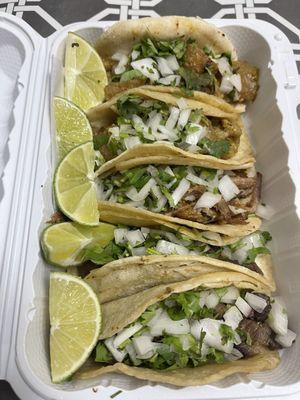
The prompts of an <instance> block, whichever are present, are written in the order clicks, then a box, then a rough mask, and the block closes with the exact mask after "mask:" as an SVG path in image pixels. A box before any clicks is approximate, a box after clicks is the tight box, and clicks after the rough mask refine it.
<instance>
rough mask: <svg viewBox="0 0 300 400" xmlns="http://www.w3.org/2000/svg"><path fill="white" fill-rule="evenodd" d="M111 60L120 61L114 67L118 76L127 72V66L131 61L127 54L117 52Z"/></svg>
mask: <svg viewBox="0 0 300 400" xmlns="http://www.w3.org/2000/svg"><path fill="white" fill-rule="evenodd" d="M111 58H112V59H113V60H115V61H119V63H118V65H116V66H115V67H114V73H115V74H117V75H119V74H123V72H125V70H126V68H125V66H126V64H127V63H128V61H129V58H128V56H127V55H126V54H123V53H120V52H117V53H115V54H114V55H113V56H112V57H111Z"/></svg>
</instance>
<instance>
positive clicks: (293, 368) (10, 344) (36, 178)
mask: <svg viewBox="0 0 300 400" xmlns="http://www.w3.org/2000/svg"><path fill="white" fill-rule="evenodd" d="M211 22H212V23H214V24H216V25H217V26H219V27H222V28H223V29H224V30H225V31H226V32H227V33H228V34H229V35H230V37H231V38H232V40H233V41H234V43H235V45H236V47H237V50H238V53H239V56H240V58H241V59H243V58H244V59H246V60H248V61H249V62H251V63H253V64H255V65H257V66H259V68H260V71H261V77H260V85H261V87H260V91H259V95H258V98H257V99H256V101H255V103H254V104H252V105H251V106H250V107H249V108H248V110H247V114H246V117H245V122H246V124H247V126H248V128H249V131H250V135H251V138H252V141H253V144H254V146H255V148H256V150H257V161H258V167H259V169H260V170H261V172H262V173H263V176H264V185H263V198H264V201H265V202H266V203H268V204H270V205H271V206H273V207H274V208H275V209H276V211H277V214H276V215H275V217H274V218H273V219H272V221H271V222H270V223H269V225H268V226H267V228H268V229H270V231H271V233H272V235H273V238H274V240H273V255H274V261H275V265H276V278H277V283H278V288H279V292H280V294H281V295H282V296H283V298H284V299H285V301H286V303H287V307H288V311H289V317H290V326H291V328H292V329H293V330H294V331H296V332H297V333H298V335H299V333H300V318H299V307H300V269H299V268H300V266H299V260H300V221H299V209H297V206H298V207H299V205H300V176H299V175H300V173H299V171H300V159H299V156H300V140H299V134H300V123H299V120H298V118H297V106H298V104H299V103H300V85H299V81H298V75H297V69H296V65H295V61H294V58H293V52H292V49H291V46H290V44H289V42H288V39H287V38H286V36H285V35H284V34H283V33H282V32H281V31H280V30H279V29H278V28H276V27H274V26H273V25H271V24H268V23H266V22H263V21H258V20H229V19H226V20H212V21H211ZM110 24H111V23H109V22H101V23H85V22H83V23H77V24H73V25H70V26H67V27H65V28H63V29H62V30H60V31H59V32H56V33H55V34H54V35H52V36H50V37H49V38H47V39H42V38H41V37H40V36H39V35H38V34H37V33H35V32H34V31H33V30H32V29H31V28H30V27H29V26H28V25H27V24H26V23H24V22H23V21H22V20H20V19H17V18H15V17H12V16H9V15H7V14H2V13H0V73H1V72H3V71H4V72H5V73H6V74H8V75H10V78H11V79H12V80H13V82H15V87H14V92H13V95H11V97H10V99H9V100H7V99H6V100H5V101H6V103H5V104H6V105H7V107H6V108H5V110H6V112H7V114H9V115H10V118H8V120H7V121H6V122H5V129H4V128H3V127H2V125H1V121H0V139H1V140H0V152H1V151H2V149H3V148H4V149H5V151H4V159H1V162H2V166H3V167H5V169H4V176H3V177H2V180H1V182H0V200H1V202H0V221H1V222H0V227H1V232H0V261H1V270H0V379H6V380H8V381H9V382H10V383H11V385H12V387H13V388H14V390H15V391H16V393H17V394H18V396H19V397H20V398H21V399H25V400H35V399H41V398H42V399H72V400H82V399H84V400H89V399H98V398H101V399H103V400H106V399H109V398H110V396H111V395H112V394H113V393H115V392H116V391H118V390H119V389H123V392H122V393H121V394H119V395H118V396H117V397H116V399H117V400H124V399H126V400H131V399H132V400H137V399H144V400H147V399H149V400H150V399H151V400H153V399H164V400H179V399H180V400H183V399H188V400H196V399H197V400H199V399H241V398H244V399H246V398H259V399H270V398H273V397H279V398H280V399H282V398H284V397H285V396H287V397H288V398H289V399H292V398H294V399H299V396H300V340H298V341H297V342H296V343H295V345H294V346H293V347H292V348H291V349H289V350H287V351H284V352H283V357H282V363H281V365H280V366H279V367H278V368H277V369H276V370H275V371H272V372H267V373H260V374H255V375H252V376H249V377H245V376H244V375H236V376H234V377H230V378H228V379H226V380H224V381H222V382H220V383H217V384H216V385H213V386H212V385H211V386H203V387H193V388H185V389H176V388H173V387H170V386H168V387H167V386H161V385H155V384H150V385H147V382H143V381H137V380H135V379H131V378H128V377H124V376H123V377H122V376H117V375H110V376H107V377H104V378H102V379H101V381H100V383H101V384H100V383H99V381H98V382H97V381H95V380H93V381H89V382H81V383H77V382H70V383H67V384H65V385H61V386H59V385H53V384H52V383H51V381H50V377H49V367H48V365H49V363H48V311H47V310H48V299H47V296H48V279H49V270H50V267H49V266H47V265H46V264H45V263H44V262H43V260H42V257H41V252H40V248H39V234H40V232H41V230H42V229H43V227H44V225H45V221H47V220H48V219H49V217H50V215H51V212H52V211H53V204H52V196H51V178H52V172H53V165H52V162H51V160H52V152H51V135H53V131H52V130H51V118H50V115H51V113H50V101H51V96H52V95H53V94H59V93H60V90H61V76H62V75H61V71H62V57H63V51H64V40H65V37H66V34H67V32H68V31H70V30H72V31H76V32H78V33H79V34H81V35H83V36H84V37H86V38H88V39H89V40H90V41H92V42H93V41H94V40H95V38H96V37H97V36H99V35H100V34H101V31H102V29H103V28H105V27H106V26H108V25H110ZM0 77H1V75H0ZM6 82H8V81H6ZM1 88H2V82H1ZM8 89H9V88H8V84H7V90H8ZM0 102H1V90H0ZM0 104H1V103H0ZM12 106H14V109H13V114H11V113H10V107H12ZM51 132H52V133H51ZM8 134H9V141H8V145H6V139H7V136H8ZM5 135H6V136H5ZM1 146H2V147H1ZM0 174H1V163H0Z"/></svg>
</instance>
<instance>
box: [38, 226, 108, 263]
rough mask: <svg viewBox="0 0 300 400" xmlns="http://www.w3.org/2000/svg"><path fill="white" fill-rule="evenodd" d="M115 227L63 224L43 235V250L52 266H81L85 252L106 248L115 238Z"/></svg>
mask: <svg viewBox="0 0 300 400" xmlns="http://www.w3.org/2000/svg"><path fill="white" fill-rule="evenodd" d="M114 230H115V226H114V225H110V224H105V223H100V224H99V225H98V226H94V227H88V226H83V225H79V224H76V223H75V222H63V223H61V224H55V225H51V226H49V227H48V228H46V229H45V230H44V232H43V235H42V241H41V243H42V249H43V251H44V254H45V258H46V259H47V261H48V262H49V263H51V264H55V265H59V266H60V267H69V266H71V265H79V264H81V263H82V262H83V261H84V250H85V249H86V248H87V247H89V246H92V245H98V246H100V247H102V248H103V247H105V246H107V245H108V244H109V242H110V241H111V240H112V239H113V238H114Z"/></svg>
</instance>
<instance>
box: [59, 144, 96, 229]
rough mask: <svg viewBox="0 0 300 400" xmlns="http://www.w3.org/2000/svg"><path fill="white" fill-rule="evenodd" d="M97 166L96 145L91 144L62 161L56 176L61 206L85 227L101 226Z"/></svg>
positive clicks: (85, 145)
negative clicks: (95, 176)
mask: <svg viewBox="0 0 300 400" xmlns="http://www.w3.org/2000/svg"><path fill="white" fill-rule="evenodd" d="M94 165H95V151H94V148H93V143H92V142H87V143H84V144H81V145H79V146H77V147H75V149H73V150H71V151H70V152H69V153H68V154H67V155H66V156H65V157H64V158H63V159H62V161H61V162H60V164H59V165H58V167H57V170H56V173H55V176H54V192H55V196H56V201H57V204H58V207H59V208H60V210H61V211H62V212H63V213H64V214H65V215H66V216H68V217H69V218H70V219H71V220H72V221H75V222H78V223H80V224H83V225H98V224H99V211H98V204H97V196H96V187H95V182H94V175H95V174H94Z"/></svg>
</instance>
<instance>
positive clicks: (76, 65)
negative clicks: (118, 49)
mask: <svg viewBox="0 0 300 400" xmlns="http://www.w3.org/2000/svg"><path fill="white" fill-rule="evenodd" d="M107 83H108V80H107V75H106V71H105V67H104V65H103V62H102V60H101V57H100V56H99V54H98V53H97V52H96V50H95V49H94V48H93V46H91V45H90V44H89V43H88V42H87V41H86V40H84V39H83V38H81V37H80V36H78V35H76V34H75V33H73V32H69V33H68V37H67V41H66V53H65V97H66V98H67V99H70V100H72V101H73V102H74V103H76V104H77V105H78V106H80V108H82V109H83V110H84V111H86V110H88V109H89V108H92V107H94V106H96V105H97V104H99V103H102V101H103V100H104V87H105V86H106V85H107Z"/></svg>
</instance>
